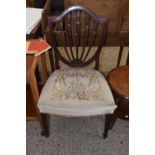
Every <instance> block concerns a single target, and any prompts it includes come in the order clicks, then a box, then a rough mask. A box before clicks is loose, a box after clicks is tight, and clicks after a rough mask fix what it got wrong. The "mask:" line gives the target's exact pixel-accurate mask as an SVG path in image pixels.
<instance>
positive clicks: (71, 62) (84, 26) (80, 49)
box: [46, 6, 108, 69]
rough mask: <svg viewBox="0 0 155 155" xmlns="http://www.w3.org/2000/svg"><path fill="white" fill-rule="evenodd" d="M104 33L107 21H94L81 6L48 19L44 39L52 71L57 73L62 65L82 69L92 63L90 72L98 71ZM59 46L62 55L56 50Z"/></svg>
mask: <svg viewBox="0 0 155 155" xmlns="http://www.w3.org/2000/svg"><path fill="white" fill-rule="evenodd" d="M107 32H108V19H106V18H99V17H97V16H96V15H94V13H92V12H91V11H90V10H89V9H87V8H85V7H83V6H72V7H70V8H68V9H66V10H65V11H64V12H63V13H62V14H61V15H60V16H56V17H49V18H48V29H47V33H46V38H47V41H48V43H49V44H51V46H52V47H53V49H54V56H55V68H56V69H58V68H59V61H62V62H63V63H64V64H65V65H68V66H70V67H84V66H87V65H90V64H91V63H93V62H95V67H94V68H95V69H98V68H99V55H100V52H101V49H102V46H103V45H104V44H105V41H106V38H107ZM62 42H63V45H64V46H63V49H64V50H63V51H64V53H62V48H61V49H60V48H59V47H60V46H61V45H62ZM94 46H95V49H94V50H93V53H92V54H90V53H91V52H90V51H91V49H92V47H94Z"/></svg>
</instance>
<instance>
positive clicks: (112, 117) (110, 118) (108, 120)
mask: <svg viewBox="0 0 155 155" xmlns="http://www.w3.org/2000/svg"><path fill="white" fill-rule="evenodd" d="M115 121H116V110H115V111H114V113H113V114H107V115H106V116H105V127H104V133H103V138H107V136H108V132H109V129H110V130H111V129H112V127H113V126H114V123H115Z"/></svg>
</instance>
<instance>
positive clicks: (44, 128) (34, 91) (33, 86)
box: [29, 70, 49, 136]
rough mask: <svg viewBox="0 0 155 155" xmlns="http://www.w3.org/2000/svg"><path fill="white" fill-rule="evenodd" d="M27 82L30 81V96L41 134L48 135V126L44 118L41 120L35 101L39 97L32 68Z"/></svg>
mask: <svg viewBox="0 0 155 155" xmlns="http://www.w3.org/2000/svg"><path fill="white" fill-rule="evenodd" d="M29 82H30V87H31V91H32V96H33V100H34V104H35V108H36V112H37V116H38V120H39V123H40V126H41V128H42V134H44V135H46V136H48V135H49V133H48V127H47V123H46V120H45V119H44V120H43V117H42V116H41V114H40V112H39V109H38V106H37V102H38V99H39V92H38V87H37V82H36V77H35V72H34V71H33V70H32V71H31V72H30V76H29Z"/></svg>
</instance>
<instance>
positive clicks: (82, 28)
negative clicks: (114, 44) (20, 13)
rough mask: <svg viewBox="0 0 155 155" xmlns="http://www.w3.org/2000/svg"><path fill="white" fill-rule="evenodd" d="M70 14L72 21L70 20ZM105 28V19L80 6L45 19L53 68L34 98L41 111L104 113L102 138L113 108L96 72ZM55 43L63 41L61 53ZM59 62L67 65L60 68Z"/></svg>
mask: <svg viewBox="0 0 155 155" xmlns="http://www.w3.org/2000/svg"><path fill="white" fill-rule="evenodd" d="M73 16H74V17H76V18H74V19H76V20H72V19H73V18H72V17H73ZM98 30H100V31H99V32H102V33H98ZM107 30H108V19H106V18H99V17H97V16H95V15H94V14H93V13H92V12H91V11H90V10H88V9H87V8H84V7H82V6H73V7H70V8H68V9H67V10H65V11H64V12H63V13H62V14H61V15H60V16H57V17H49V18H48V31H47V32H46V37H47V41H48V43H49V44H50V45H51V46H52V47H53V49H54V50H53V51H51V52H50V53H52V52H54V62H52V68H53V67H54V68H55V71H54V72H53V73H52V74H51V75H50V77H49V78H48V80H47V82H46V83H45V85H44V88H43V90H42V92H41V95H40V98H39V101H38V107H39V110H40V112H41V113H44V114H53V115H62V116H70V117H83V116H95V115H106V116H107V117H106V123H105V131H104V138H106V137H107V133H108V130H109V128H110V127H111V123H112V120H113V119H114V117H113V116H114V115H113V113H114V111H115V109H116V107H117V106H116V105H115V103H114V99H113V96H112V93H111V90H110V87H109V85H108V83H107V81H106V79H105V78H104V76H103V75H102V74H101V73H100V72H99V71H98V69H99V56H100V52H101V49H102V46H103V45H104V44H105V41H106V37H107ZM59 42H64V43H65V46H64V47H62V48H63V49H64V50H63V51H64V53H62V48H61V49H60V48H59V45H60V44H59ZM94 45H95V46H96V47H95V49H94V47H93V46H94ZM52 57H53V55H52ZM60 62H63V63H64V64H65V65H67V66H68V67H64V68H61V69H60V64H59V63H60ZM90 64H94V69H91V68H89V67H88V66H89V65H90Z"/></svg>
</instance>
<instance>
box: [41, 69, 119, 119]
mask: <svg viewBox="0 0 155 155" xmlns="http://www.w3.org/2000/svg"><path fill="white" fill-rule="evenodd" d="M38 107H39V110H40V112H41V113H47V114H55V115H64V116H93V115H102V114H111V113H113V112H114V110H115V108H116V105H115V102H114V99H113V96H112V93H111V90H110V88H109V85H108V83H107V81H106V80H105V78H104V76H103V75H102V74H101V73H100V72H98V71H96V70H94V69H90V68H64V69H59V70H56V71H54V72H53V73H52V74H51V75H50V77H49V79H48V80H47V82H46V83H45V86H44V88H43V90H42V92H41V95H40V98H39V100H38Z"/></svg>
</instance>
